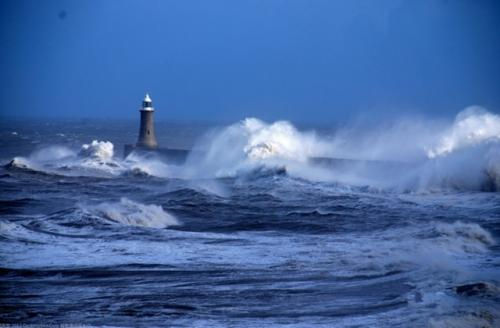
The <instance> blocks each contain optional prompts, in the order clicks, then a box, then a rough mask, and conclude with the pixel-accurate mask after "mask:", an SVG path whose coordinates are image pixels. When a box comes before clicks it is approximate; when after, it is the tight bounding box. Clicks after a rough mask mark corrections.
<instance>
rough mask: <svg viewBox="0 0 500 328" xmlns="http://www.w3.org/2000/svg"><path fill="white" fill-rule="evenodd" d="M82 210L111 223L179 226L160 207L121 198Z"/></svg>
mask: <svg viewBox="0 0 500 328" xmlns="http://www.w3.org/2000/svg"><path fill="white" fill-rule="evenodd" d="M82 209H83V210H85V211H88V212H90V213H91V214H94V215H97V216H100V217H103V218H105V219H107V220H111V221H113V222H117V223H121V224H125V225H132V226H141V227H149V228H166V227H169V226H173V225H179V221H178V220H177V219H176V218H175V217H174V216H173V215H171V214H169V213H167V212H165V211H164V210H163V208H162V207H161V206H158V205H145V204H141V203H137V202H134V201H132V200H130V199H128V198H122V199H120V201H119V202H114V203H109V202H105V203H101V204H98V205H91V206H90V205H89V206H83V207H82Z"/></svg>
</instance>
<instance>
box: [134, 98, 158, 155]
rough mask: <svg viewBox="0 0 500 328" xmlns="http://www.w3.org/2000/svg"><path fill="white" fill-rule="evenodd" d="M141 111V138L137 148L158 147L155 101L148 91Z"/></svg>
mask: <svg viewBox="0 0 500 328" xmlns="http://www.w3.org/2000/svg"><path fill="white" fill-rule="evenodd" d="M140 112H141V126H140V128H139V139H138V140H137V144H136V146H137V148H141V149H149V150H153V149H156V148H158V142H156V135H155V127H154V121H153V114H154V112H155V110H154V108H153V101H152V100H151V97H150V96H149V94H147V93H146V96H145V97H144V100H143V101H142V108H141V109H140Z"/></svg>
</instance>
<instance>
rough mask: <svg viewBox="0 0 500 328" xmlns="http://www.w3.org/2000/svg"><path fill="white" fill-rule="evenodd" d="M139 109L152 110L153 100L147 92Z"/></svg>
mask: <svg viewBox="0 0 500 328" xmlns="http://www.w3.org/2000/svg"><path fill="white" fill-rule="evenodd" d="M141 110H153V101H152V100H151V97H150V96H149V93H146V96H145V97H144V100H143V101H142V109H141Z"/></svg>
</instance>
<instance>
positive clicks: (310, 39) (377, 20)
mask: <svg viewBox="0 0 500 328" xmlns="http://www.w3.org/2000/svg"><path fill="white" fill-rule="evenodd" d="M0 15H1V17H0V24H1V30H0V44H1V51H0V59H1V60H0V79H1V82H0V83H1V88H0V106H1V107H0V108H1V116H3V117H5V116H12V115H15V116H21V117H55V116H60V117H65V118H68V117H71V118H80V117H102V118H125V119H134V118H137V117H138V113H137V110H138V108H139V106H140V103H141V100H142V98H143V96H144V93H145V92H146V91H148V92H150V93H151V95H152V98H153V101H154V104H155V107H156V109H157V111H156V115H157V118H159V119H163V120H197V121H204V120H208V121H234V120H239V119H242V118H245V117H249V116H253V117H258V118H262V119H265V120H276V119H289V120H292V121H296V122H300V121H307V122H327V121H343V120H346V119H350V118H353V117H356V116H357V115H372V116H373V117H379V118H380V117H386V116H393V115H395V114H398V113H399V114H402V115H403V114H404V113H420V114H423V115H436V116H441V117H447V116H450V117H453V116H454V115H455V114H456V113H457V112H458V111H460V110H461V109H463V108H464V107H466V106H469V105H473V104H476V105H482V106H484V107H486V108H488V109H489V110H490V111H493V112H497V113H498V112H499V111H500V1H496V0H469V1H466V0H418V1H417V0H401V1H398V0H387V1H384V0H377V1H374V0H365V1H362V0H345V1H335V0H325V1H322V0H304V1H298V0H261V1H259V0H249V1H244V0H237V1H236V0H227V1H220V0H210V1H207V0H200V1H190V0H179V1H168V0H158V1H153V0H151V1H146V0H138V1H131V0H115V1H81V0H74V1H49V0H46V1H38V0H33V1H23V0H14V1H6V0H3V1H1V2H0Z"/></svg>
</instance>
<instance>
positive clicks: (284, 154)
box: [9, 107, 500, 192]
mask: <svg viewBox="0 0 500 328" xmlns="http://www.w3.org/2000/svg"><path fill="white" fill-rule="evenodd" d="M195 148H196V149H197V150H198V151H196V152H193V153H192V154H191V155H190V156H189V158H188V160H187V162H186V163H185V164H184V165H182V166H173V165H168V164H167V163H165V162H164V161H162V159H161V158H160V157H155V156H145V155H144V154H137V153H134V152H133V153H131V154H130V155H129V156H128V157H127V158H126V159H119V158H117V157H116V156H115V154H114V145H113V144H112V143H111V142H109V141H97V140H94V141H92V142H91V143H89V144H84V145H82V147H81V149H80V150H78V151H73V150H71V149H68V148H65V147H48V148H45V149H42V150H39V151H37V152H35V153H33V154H32V155H31V156H29V157H27V158H24V157H16V158H14V159H13V160H12V161H11V163H10V164H9V165H10V166H11V167H14V168H18V169H25V170H32V171H39V172H45V173H49V174H53V173H55V174H63V175H92V176H93V175H98V176H117V175H139V176H156V177H161V178H169V177H173V178H185V179H191V178H195V179H198V178H223V177H237V176H248V175H255V173H256V172H257V173H259V172H263V171H266V172H273V171H274V172H279V173H280V174H281V173H282V172H286V173H287V175H289V176H291V177H296V178H303V179H306V180H309V181H313V182H334V183H341V184H345V185H351V186H360V187H365V186H370V187H374V188H381V189H389V190H397V191H424V192H427V191H433V190H442V189H453V190H483V191H498V190H500V116H499V115H496V114H493V113H490V112H487V111H486V110H484V109H482V108H479V107H470V108H467V109H465V110H464V111H463V112H461V113H459V114H458V115H457V117H456V119H455V120H454V122H452V123H451V124H449V125H446V124H437V123H436V122H433V121H423V122H422V121H420V122H419V121H415V122H411V124H409V123H408V122H399V123H396V124H394V126H393V127H391V128H383V129H382V128H379V129H377V128H374V127H371V128H365V129H359V128H358V129H349V128H348V127H346V128H343V129H340V130H337V131H335V133H333V135H331V136H318V135H316V133H315V132H314V131H300V130H298V129H297V128H296V127H294V126H293V125H292V124H291V123H290V122H286V121H278V122H274V123H266V122H263V121H261V120H259V119H256V118H247V119H245V120H243V121H241V122H238V123H236V124H233V125H230V126H227V127H225V128H222V129H219V130H216V131H213V132H211V133H210V134H207V135H205V136H204V137H203V138H200V139H199V141H198V143H197V145H196V146H195Z"/></svg>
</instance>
